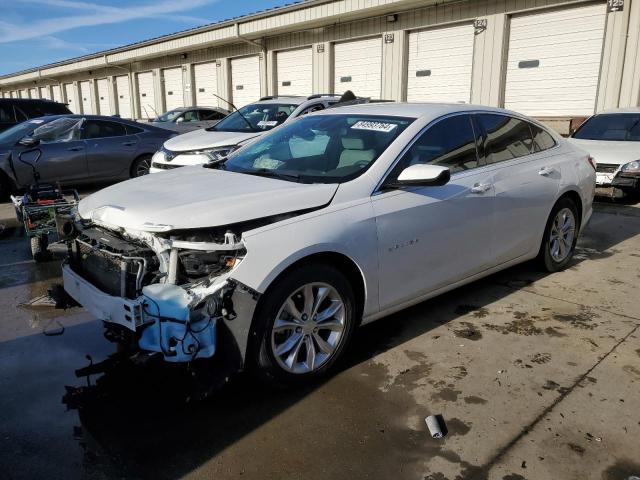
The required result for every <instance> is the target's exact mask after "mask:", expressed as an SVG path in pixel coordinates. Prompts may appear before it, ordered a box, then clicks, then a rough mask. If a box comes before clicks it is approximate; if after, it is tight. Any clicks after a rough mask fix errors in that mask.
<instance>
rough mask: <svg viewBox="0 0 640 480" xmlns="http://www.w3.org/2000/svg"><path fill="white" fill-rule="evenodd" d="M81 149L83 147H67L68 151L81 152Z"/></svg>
mask: <svg viewBox="0 0 640 480" xmlns="http://www.w3.org/2000/svg"><path fill="white" fill-rule="evenodd" d="M80 150H82V147H69V148H67V151H68V152H79V151H80Z"/></svg>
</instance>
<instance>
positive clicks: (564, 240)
mask: <svg viewBox="0 0 640 480" xmlns="http://www.w3.org/2000/svg"><path fill="white" fill-rule="evenodd" d="M579 231H580V219H579V217H578V208H577V207H576V204H575V202H574V201H573V200H571V199H570V198H561V199H560V200H559V201H558V203H556V204H555V206H554V207H553V210H551V214H550V215H549V219H548V220H547V225H546V227H545V230H544V237H543V238H542V245H541V246H540V253H539V254H538V261H539V263H540V265H541V266H542V267H543V268H544V269H545V270H546V271H548V272H557V271H560V270H563V269H564V268H566V266H567V265H568V264H569V262H570V261H571V259H572V258H573V253H574V251H575V248H576V243H577V241H578V232H579Z"/></svg>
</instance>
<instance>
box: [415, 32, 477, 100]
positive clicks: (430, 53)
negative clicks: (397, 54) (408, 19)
mask: <svg viewBox="0 0 640 480" xmlns="http://www.w3.org/2000/svg"><path fill="white" fill-rule="evenodd" d="M473 42H474V30H473V25H471V24H467V25H456V26H453V27H444V28H435V29H430V30H423V31H419V32H411V33H409V61H408V69H409V74H408V75H407V101H409V102H465V103H469V101H470V100H471V70H472V67H473Z"/></svg>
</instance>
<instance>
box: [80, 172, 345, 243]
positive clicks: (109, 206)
mask: <svg viewBox="0 0 640 480" xmlns="http://www.w3.org/2000/svg"><path fill="white" fill-rule="evenodd" d="M337 188H338V185H337V184H303V183H295V182H288V181H285V180H278V179H273V178H265V177H258V176H255V175H247V174H242V173H234V172H226V171H223V170H212V169H210V168H204V167H202V166H201V165H198V166H194V167H183V168H179V169H175V170H171V171H168V172H164V173H163V174H161V175H145V176H144V177H139V178H135V179H132V180H128V181H126V182H122V183H118V184H116V185H113V186H111V187H108V188H105V189H103V190H100V191H99V192H96V193H94V194H93V195H90V196H89V197H86V198H84V199H83V200H82V201H81V202H80V204H79V205H78V213H79V214H80V216H81V217H82V218H85V219H92V220H95V221H98V222H101V223H104V224H107V225H112V226H115V227H121V228H125V229H132V230H142V231H149V232H161V231H169V230H179V229H189V228H206V227H219V226H224V225H230V224H233V223H238V222H244V221H248V220H254V219H258V218H263V217H269V216H272V215H279V214H283V213H289V212H293V211H297V210H305V209H309V208H317V207H321V206H323V205H326V204H328V203H329V202H330V201H331V199H332V198H333V195H334V194H335V192H336V190H337Z"/></svg>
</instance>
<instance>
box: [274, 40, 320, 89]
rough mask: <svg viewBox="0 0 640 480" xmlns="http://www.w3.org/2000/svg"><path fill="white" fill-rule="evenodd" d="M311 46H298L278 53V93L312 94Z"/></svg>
mask: <svg viewBox="0 0 640 480" xmlns="http://www.w3.org/2000/svg"><path fill="white" fill-rule="evenodd" d="M312 69H313V67H312V61H311V48H298V49H296V50H285V51H282V52H277V53H276V82H277V84H276V85H277V90H276V91H277V92H278V95H305V96H306V95H311V93H313V92H312V90H313V81H312Z"/></svg>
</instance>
